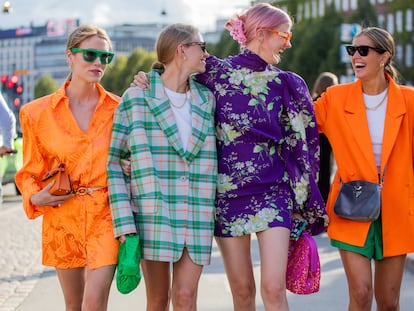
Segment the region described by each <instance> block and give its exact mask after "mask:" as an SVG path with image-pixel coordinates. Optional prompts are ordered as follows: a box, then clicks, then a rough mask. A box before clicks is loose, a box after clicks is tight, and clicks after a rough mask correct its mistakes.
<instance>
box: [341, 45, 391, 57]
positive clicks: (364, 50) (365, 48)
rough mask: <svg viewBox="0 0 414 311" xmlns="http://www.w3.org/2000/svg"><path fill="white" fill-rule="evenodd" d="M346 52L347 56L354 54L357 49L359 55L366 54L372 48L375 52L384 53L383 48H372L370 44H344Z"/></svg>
mask: <svg viewBox="0 0 414 311" xmlns="http://www.w3.org/2000/svg"><path fill="white" fill-rule="evenodd" d="M345 49H346V52H347V53H348V55H349V56H354V54H355V53H356V51H358V53H359V55H361V56H367V55H368V52H369V50H370V49H371V50H374V51H376V52H377V53H380V54H382V53H385V50H383V49H380V48H374V47H372V46H368V45H359V46H354V45H346V46H345Z"/></svg>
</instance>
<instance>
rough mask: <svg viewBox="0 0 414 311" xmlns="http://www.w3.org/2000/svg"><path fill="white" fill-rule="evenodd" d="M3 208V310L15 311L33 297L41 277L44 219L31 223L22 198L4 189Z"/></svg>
mask: <svg viewBox="0 0 414 311" xmlns="http://www.w3.org/2000/svg"><path fill="white" fill-rule="evenodd" d="M4 190H5V196H4V202H3V205H2V207H1V208H0V232H1V243H0V254H1V255H0V311H12V310H15V309H16V308H17V306H19V305H20V304H21V303H22V302H23V300H24V299H25V298H26V297H27V296H28V295H29V294H30V292H31V291H32V289H33V287H34V286H35V285H36V282H37V281H38V279H39V277H40V275H41V274H42V272H43V271H44V267H42V266H41V264H40V262H41V258H40V257H41V248H40V230H41V219H37V220H33V221H29V220H28V219H27V218H26V216H25V214H24V212H23V209H22V208H21V199H20V197H18V196H14V195H10V194H8V192H9V193H10V191H7V190H8V189H7V187H5V189H4Z"/></svg>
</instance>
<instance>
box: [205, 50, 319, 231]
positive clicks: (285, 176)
mask: <svg viewBox="0 0 414 311" xmlns="http://www.w3.org/2000/svg"><path fill="white" fill-rule="evenodd" d="M197 79H198V80H199V81H200V82H201V83H203V84H205V85H207V86H208V87H209V88H210V89H211V90H212V91H213V92H214V94H215V97H216V100H217V110H216V135H217V145H218V161H219V166H218V168H219V175H218V190H217V198H216V224H215V235H216V236H221V237H226V236H241V235H244V234H250V233H253V232H258V231H263V230H265V229H267V228H271V227H275V226H283V227H286V228H290V226H291V214H292V212H299V213H300V214H302V215H303V216H304V217H305V219H306V220H307V221H308V223H309V224H310V226H308V227H309V228H308V229H309V230H310V231H311V233H312V234H318V233H321V232H322V231H324V225H323V219H322V218H321V217H323V216H324V215H325V208H324V203H323V199H322V197H321V195H320V193H319V190H318V188H317V184H316V178H317V171H318V169H319V160H318V158H319V140H318V139H319V138H318V137H319V136H318V131H317V128H316V122H315V117H314V113H313V107H312V100H311V98H310V95H309V91H308V88H307V86H306V84H305V83H304V81H303V79H301V78H300V77H299V76H297V75H296V74H294V73H291V72H284V71H281V70H280V69H278V68H276V67H274V66H271V65H268V64H267V63H266V62H264V61H263V60H262V59H261V58H260V57H259V56H257V55H256V54H254V53H252V52H250V51H249V50H247V49H245V50H244V51H243V52H241V53H240V54H239V55H237V56H234V57H230V58H227V59H225V60H220V59H218V58H216V57H209V58H208V59H207V70H206V72H205V73H204V74H200V75H198V76H197Z"/></svg>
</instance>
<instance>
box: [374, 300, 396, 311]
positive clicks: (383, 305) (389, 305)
mask: <svg viewBox="0 0 414 311" xmlns="http://www.w3.org/2000/svg"><path fill="white" fill-rule="evenodd" d="M375 300H376V302H377V310H378V311H398V310H400V303H399V299H398V298H396V297H393V298H387V297H383V296H382V297H376V298H375Z"/></svg>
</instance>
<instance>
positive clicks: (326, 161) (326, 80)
mask: <svg viewBox="0 0 414 311" xmlns="http://www.w3.org/2000/svg"><path fill="white" fill-rule="evenodd" d="M336 84H338V77H337V76H336V75H335V74H334V73H332V72H327V71H325V72H322V73H320V74H319V76H318V77H317V78H316V80H315V83H314V85H313V89H312V99H313V100H317V99H318V98H319V97H320V96H321V94H322V93H323V92H325V90H326V89H327V88H328V87H329V86H331V85H336ZM319 144H320V148H321V151H320V169H319V179H318V187H319V190H320V192H321V194H322V198H323V199H324V201H325V202H326V201H327V200H328V194H329V189H330V188H331V175H332V168H333V158H332V147H331V145H330V144H329V141H328V138H326V136H325V134H320V135H319Z"/></svg>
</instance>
